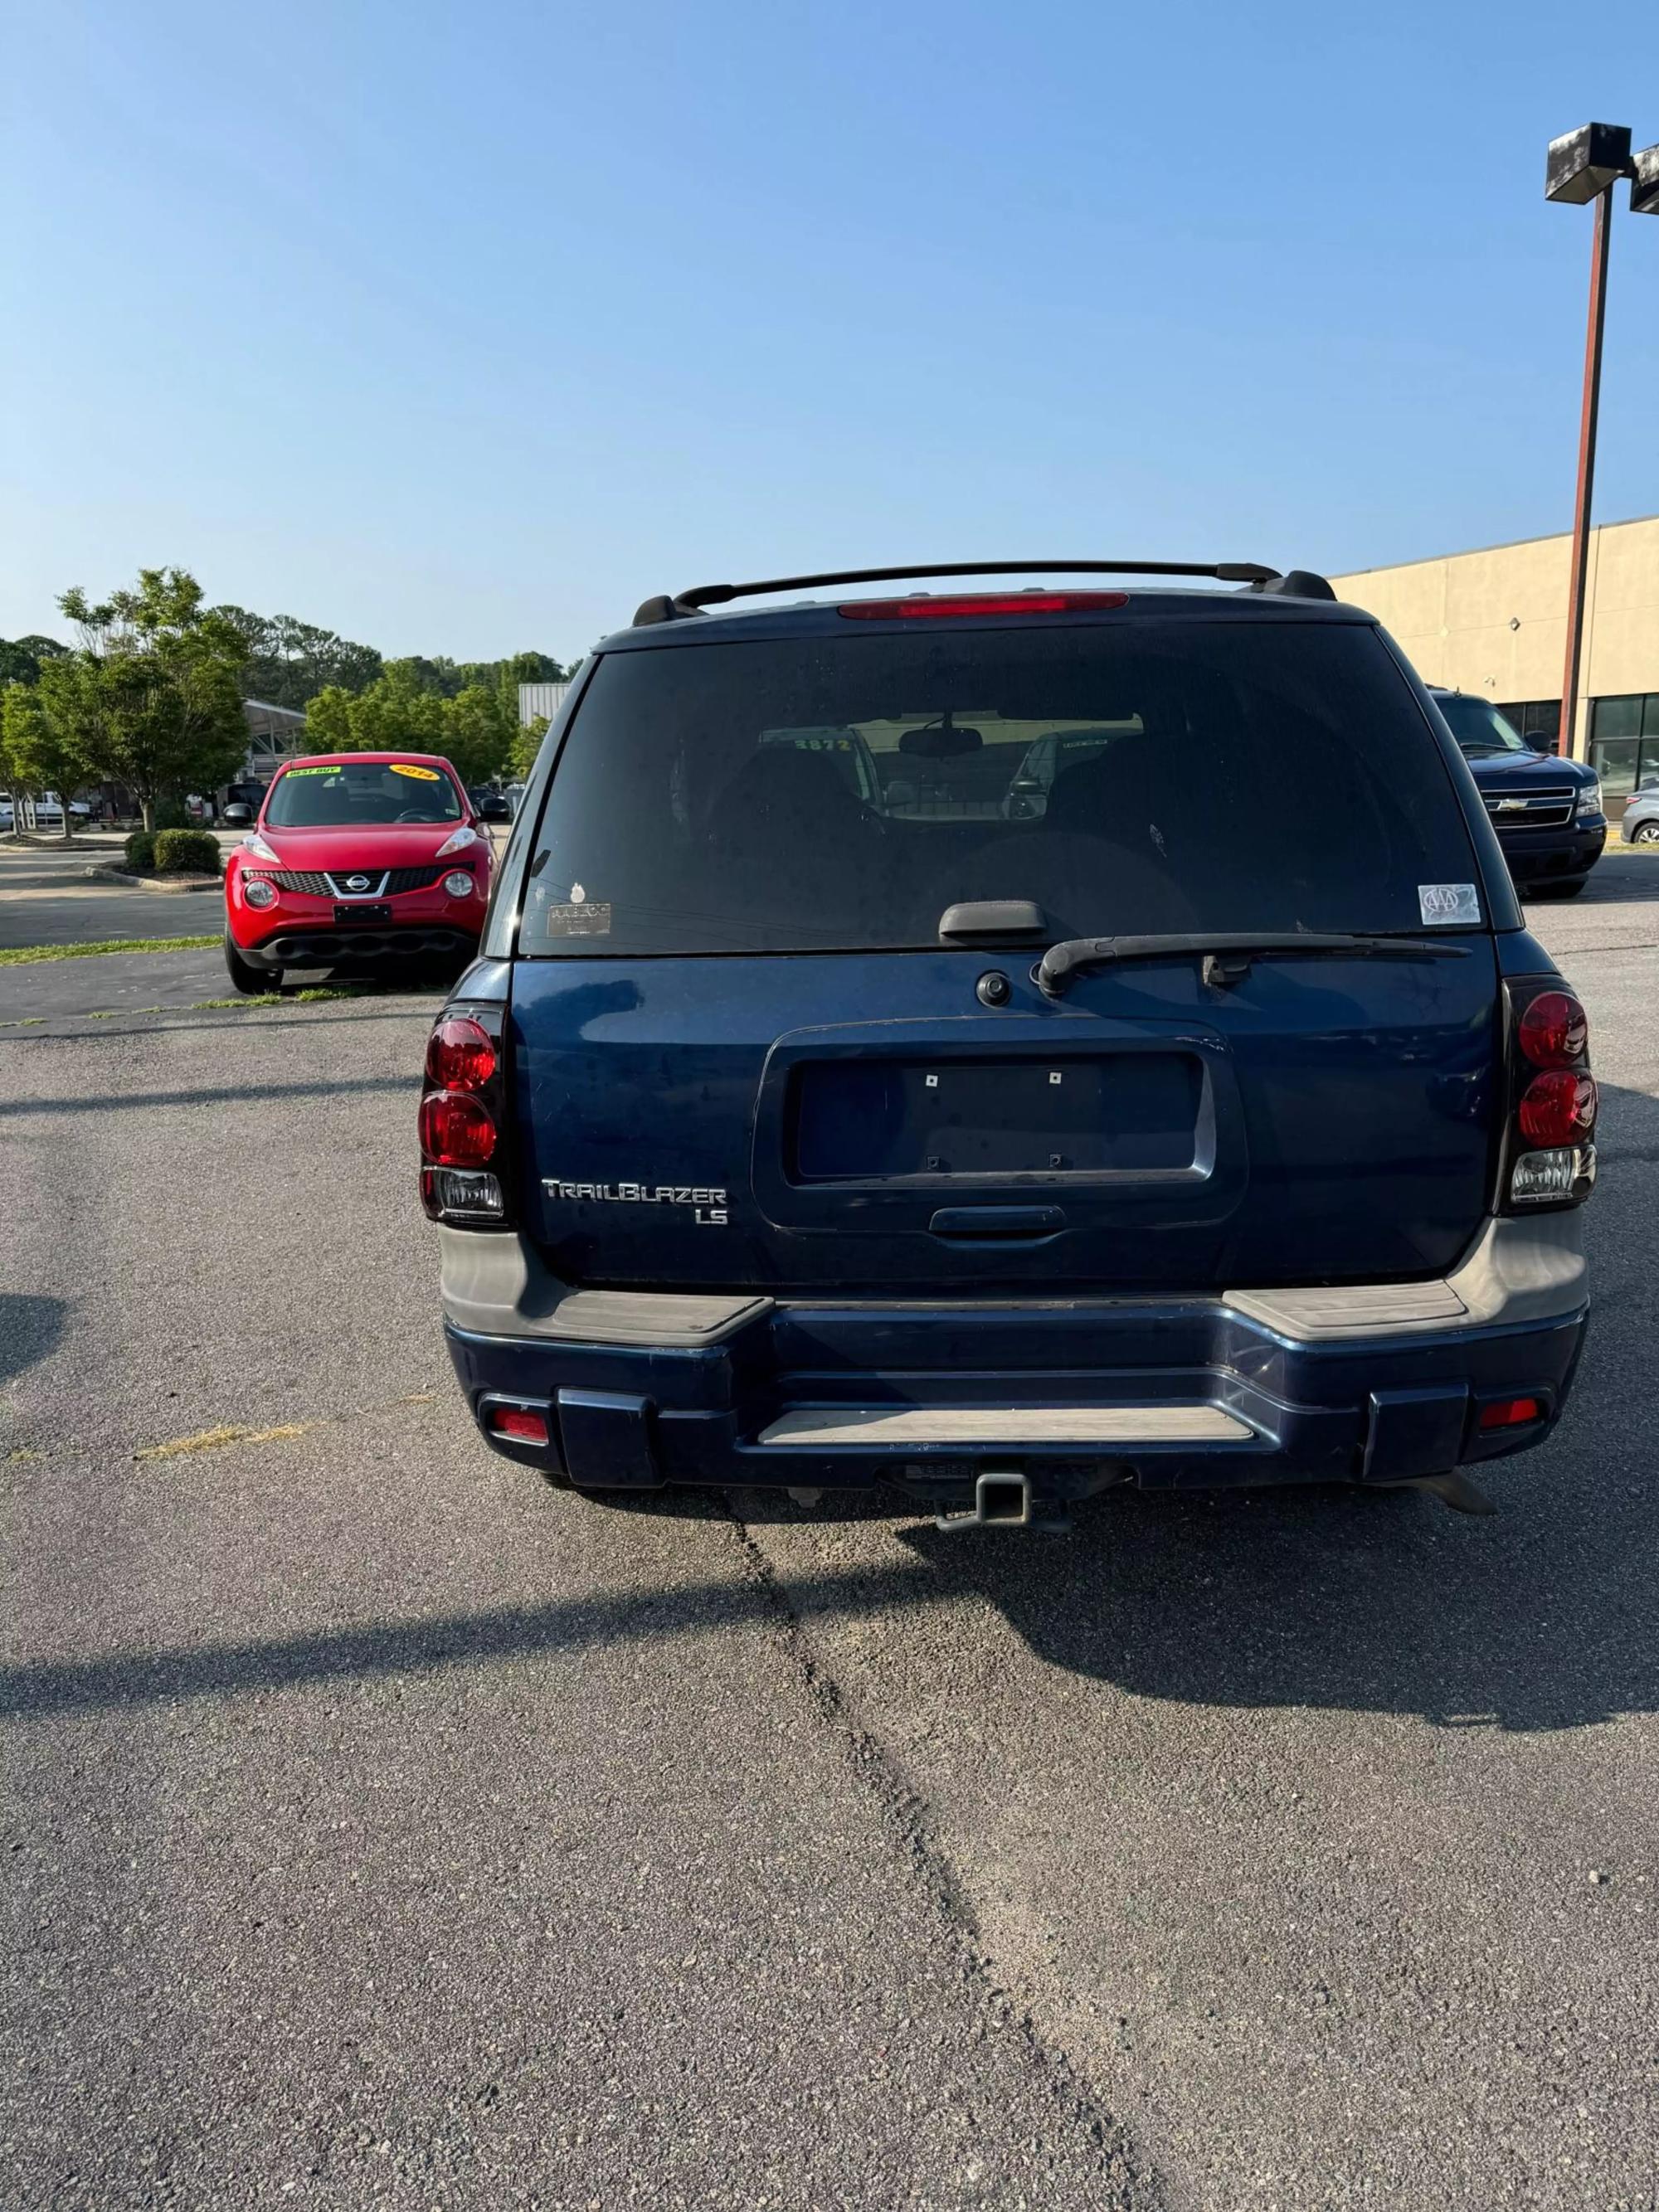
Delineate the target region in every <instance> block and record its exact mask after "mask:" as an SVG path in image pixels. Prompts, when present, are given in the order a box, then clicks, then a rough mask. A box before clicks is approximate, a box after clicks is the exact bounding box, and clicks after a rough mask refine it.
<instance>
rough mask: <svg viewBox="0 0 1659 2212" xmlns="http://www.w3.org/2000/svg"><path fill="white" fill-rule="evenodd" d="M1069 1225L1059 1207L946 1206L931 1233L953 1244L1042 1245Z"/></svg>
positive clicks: (934, 1223)
mask: <svg viewBox="0 0 1659 2212" xmlns="http://www.w3.org/2000/svg"><path fill="white" fill-rule="evenodd" d="M1065 1226H1066V1215H1065V1212H1064V1211H1063V1210H1062V1208H1060V1206H940V1208H939V1212H937V1213H935V1214H934V1216H933V1219H932V1220H931V1221H930V1222H929V1223H928V1224H927V1231H928V1234H929V1235H930V1236H932V1237H944V1238H945V1239H946V1240H947V1241H949V1242H951V1243H964V1244H991V1243H1011V1242H1012V1243H1042V1242H1044V1241H1045V1240H1046V1239H1047V1238H1048V1237H1058V1236H1059V1234H1060V1231H1061V1230H1062V1229H1064V1228H1065Z"/></svg>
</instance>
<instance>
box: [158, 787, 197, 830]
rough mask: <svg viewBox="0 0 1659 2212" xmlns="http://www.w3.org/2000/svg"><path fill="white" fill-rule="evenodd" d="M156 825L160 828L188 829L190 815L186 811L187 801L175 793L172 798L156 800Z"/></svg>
mask: <svg viewBox="0 0 1659 2212" xmlns="http://www.w3.org/2000/svg"><path fill="white" fill-rule="evenodd" d="M155 826H156V828H157V829H189V827H190V817H189V815H188V814H186V813H185V802H184V800H183V799H180V798H179V797H178V795H177V794H176V793H175V794H174V796H173V798H171V799H158V800H157V801H156V805H155Z"/></svg>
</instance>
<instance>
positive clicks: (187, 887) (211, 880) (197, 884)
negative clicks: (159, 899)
mask: <svg viewBox="0 0 1659 2212" xmlns="http://www.w3.org/2000/svg"><path fill="white" fill-rule="evenodd" d="M86 872H87V874H88V876H92V877H95V878H97V880H98V881H99V882H100V883H106V884H127V885H128V886H129V888H130V889H131V890H139V891H159V892H161V894H162V895H163V896H167V897H172V896H176V895H177V894H178V893H179V892H180V891H216V890H222V888H223V879H222V878H221V877H218V876H130V875H129V874H128V873H127V872H126V870H125V868H88V870H87V871H86Z"/></svg>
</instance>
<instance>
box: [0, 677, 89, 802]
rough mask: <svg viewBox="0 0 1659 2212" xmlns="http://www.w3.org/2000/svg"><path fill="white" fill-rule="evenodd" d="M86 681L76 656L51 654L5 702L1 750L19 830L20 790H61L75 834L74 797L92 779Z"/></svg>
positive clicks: (0, 705) (11, 687)
mask: <svg viewBox="0 0 1659 2212" xmlns="http://www.w3.org/2000/svg"><path fill="white" fill-rule="evenodd" d="M83 690H84V686H83V682H82V676H81V671H79V670H78V669H77V668H76V664H75V662H74V660H73V659H71V658H69V657H67V656H66V657H65V658H64V659H59V660H49V661H48V662H47V663H46V666H45V667H44V668H43V669H42V670H41V671H40V677H39V678H38V679H37V680H36V681H35V682H34V683H33V684H7V686H6V688H5V691H4V695H3V702H0V731H3V736H0V753H3V768H4V773H5V778H6V781H7V783H8V784H9V787H10V789H11V793H12V798H13V813H12V822H13V828H14V830H15V829H19V828H21V808H19V807H18V806H17V805H16V800H17V798H18V795H19V794H20V793H25V792H27V793H33V794H34V795H35V796H37V797H38V796H39V795H40V793H42V792H45V791H52V792H56V793H57V794H58V800H59V803H60V804H61V805H62V806H63V810H64V829H63V836H64V843H65V844H68V842H70V838H71V837H72V836H74V834H75V817H74V816H73V815H72V814H71V813H70V799H73V798H74V797H75V795H76V793H77V792H78V791H79V790H80V789H81V787H82V784H83V783H84V782H86V781H87V780H88V778H87V763H86V758H85V755H84V753H83V751H82V734H83V728H84V722H83V711H82V710H83V703H84V702H83Z"/></svg>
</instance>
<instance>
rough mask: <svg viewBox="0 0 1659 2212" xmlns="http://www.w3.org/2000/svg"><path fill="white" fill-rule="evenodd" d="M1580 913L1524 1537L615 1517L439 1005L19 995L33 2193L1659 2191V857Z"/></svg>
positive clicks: (12, 1341) (834, 2201)
mask: <svg viewBox="0 0 1659 2212" xmlns="http://www.w3.org/2000/svg"><path fill="white" fill-rule="evenodd" d="M1615 871H1617V872H1615ZM1531 920H1532V922H1533V926H1534V928H1536V929H1537V930H1538V932H1539V933H1540V934H1541V936H1542V937H1543V938H1544V939H1545V941H1546V942H1547V943H1548V944H1549V945H1552V947H1554V948H1557V949H1558V950H1559V957H1561V958H1562V960H1563V963H1564V965H1565V967H1566V968H1567V969H1568V972H1569V973H1570V974H1571V976H1572V977H1573V979H1574V980H1575V981H1576V982H1577V985H1578V987H1580V989H1581V991H1582V992H1583V996H1584V998H1585V1000H1586V1002H1587V1004H1588V1006H1589V1010H1590V1013H1591V1017H1592V1021H1593V1023H1594V1024H1595V1056H1596V1063H1597V1067H1598V1073H1600V1075H1601V1079H1602V1082H1603V1093H1604V1101H1605V1106H1604V1115H1603V1123H1602V1138H1603V1144H1602V1153H1603V1176H1602V1185H1601V1189H1600V1190H1599V1191H1598V1193H1597V1194H1596V1197H1595V1201H1594V1203H1593V1205H1592V1206H1591V1207H1590V1209H1589V1214H1588V1217H1587V1219H1588V1223H1589V1236H1590V1241H1591V1245H1592V1252H1593V1262H1594V1267H1595V1295H1596V1300H1597V1313H1596V1318H1595V1325H1594V1328H1593V1331H1592V1335H1591V1340H1590V1346H1589V1352H1587V1355H1586V1359H1585V1364H1584V1369H1583V1376H1582V1378H1581V1381H1580V1383H1579V1386H1578V1390H1577V1396H1576V1398H1575V1400H1574V1401H1573V1404H1572V1407H1571V1410H1570V1412H1569V1413H1568V1416H1567V1418H1566V1419H1565V1422H1564V1424H1563V1425H1562V1427H1561V1429H1560V1431H1559V1432H1558V1434H1557V1435H1556V1436H1555V1437H1553V1439H1552V1441H1551V1442H1550V1443H1548V1444H1547V1446H1545V1447H1543V1448H1542V1449H1540V1450H1538V1451H1537V1452H1534V1453H1533V1454H1530V1455H1526V1456H1525V1457H1523V1458H1521V1459H1518V1460H1516V1461H1514V1462H1510V1463H1509V1464H1508V1465H1507V1466H1505V1467H1504V1468H1500V1469H1493V1470H1492V1471H1490V1473H1489V1474H1487V1475H1486V1476H1483V1480H1485V1481H1486V1483H1487V1485H1488V1486H1489V1487H1490V1488H1491V1489H1492V1491H1493V1492H1495V1494H1497V1495H1498V1498H1499V1499H1500V1500H1501V1503H1502V1506H1503V1509H1504V1510H1503V1511H1502V1514H1501V1516H1499V1517H1498V1518H1497V1519H1496V1520H1492V1521H1469V1520H1465V1519H1460V1518H1458V1517H1457V1516H1454V1515H1451V1514H1449V1513H1447V1512H1446V1511H1444V1510H1443V1509H1442V1508H1440V1507H1438V1506H1437V1505H1435V1504H1431V1503H1430V1502H1429V1501H1427V1500H1425V1499H1424V1498H1419V1497H1415V1496H1376V1497H1370V1496H1367V1497H1360V1496H1355V1495H1352V1494H1349V1493H1346V1492H1335V1491H1333V1492H1320V1493H1316V1494H1306V1495H1280V1494H1276V1493H1272V1492H1268V1493H1263V1494H1261V1495H1260V1496H1256V1497H1250V1496H1248V1495H1244V1496H1229V1497H1223V1498H1185V1499H1182V1498H1176V1499H1151V1498H1137V1497H1135V1496H1133V1495H1132V1494H1127V1493H1124V1494H1114V1495H1111V1496H1109V1497H1106V1498H1102V1499H1100V1500H1098V1501H1097V1502H1096V1504H1095V1506H1094V1508H1093V1509H1092V1510H1089V1511H1087V1512H1085V1514H1083V1515H1081V1516H1079V1521H1078V1524H1077V1528H1076V1530H1075V1532H1074V1533H1073V1535H1072V1536H1070V1537H1069V1538H1066V1539H1063V1540H1055V1539H1041V1538H1030V1537H1024V1536H1022V1537H1015V1536H1012V1535H1010V1534H1004V1533H1000V1532H986V1533H983V1534H978V1535H975V1536H972V1537H969V1536H963V1535H951V1536H949V1537H945V1536H941V1535H939V1534H937V1533H936V1532H935V1531H934V1530H933V1528H931V1526H929V1525H926V1524H922V1523H920V1522H917V1521H916V1520H915V1519H914V1518H911V1517H906V1516H897V1517H896V1516H887V1515H884V1514H881V1513H866V1512H854V1511H846V1512H829V1513H821V1514H809V1513H806V1512H804V1511H801V1510H798V1509H796V1508H795V1507H793V1505H790V1504H787V1503H785V1504H778V1503H775V1502H769V1501H768V1500H766V1499H763V1498H761V1497H759V1496H758V1495H756V1494H752V1493H751V1494H745V1495H740V1496H738V1498H736V1499H735V1500H734V1501H733V1503H732V1506H731V1507H727V1506H726V1505H723V1504H720V1503H718V1502H716V1501H714V1500H712V1499H705V1498H694V1499H691V1500H690V1501H687V1502H686V1504H685V1505H684V1509H683V1510H679V1511H670V1510H661V1509H659V1508H655V1509H647V1510H637V1511H630V1512H622V1511H607V1510H604V1509H600V1508H598V1507H594V1506H591V1505H587V1504H583V1503H581V1502H580V1501H577V1500H574V1499H573V1498H570V1497H569V1496H568V1495H565V1494H561V1493H556V1492H550V1491H547V1490H546V1489H544V1486H542V1485H541V1484H540V1482H539V1481H538V1479H537V1478H536V1477H535V1476H534V1475H533V1474H531V1473H530V1472H529V1471H527V1470H525V1469H521V1468H515V1467H513V1466H511V1465H509V1464H507V1462H501V1461H499V1460H496V1459H495V1458H494V1457H493V1456H492V1455H489V1453H487V1452H486V1451H485V1450H484V1449H483V1448H482V1447H481V1446H480V1445H479V1444H478V1443H477V1441H476V1439H475V1438H474V1437H473V1436H472V1434H471V1431H470V1428H469V1425H468V1424H467V1423H466V1421H465V1419H463V1417H462V1414H461V1412H460V1408H459V1403H458V1401H457V1396H456V1394H455V1391H454V1389H453V1382H452V1378H451V1376H450V1373H449V1370H448V1364H447V1358H446V1357H445V1355H444V1352H443V1349H442V1346H441V1339H440V1335H439V1330H438V1323H437V1314H436V1303H435V1255H434V1252H433V1249H432V1240H431V1237H430V1235H429V1233H428V1231H427V1229H426V1226H425V1225H424V1223H423V1222H422V1219H421V1217H420V1215H419V1212H418V1209H417V1207H416V1204H415V1200H414V1194H413V1140H412V1128H411V1123H412V1118H413V1109H414V1102H415V1097H416V1083H415V1070H416V1066H417V1065H418V1061H419V1057H420V1051H421V1046H422V1039H423V1036H424V1033H425V1028H426V1023H427V1019H428V1012H429V1007H430V1003H431V1002H430V1001H429V1000H426V999H422V998H410V999H407V1000H399V999H397V998H390V999H377V1000H363V1001H356V1002H351V1003H334V1004H328V1005H319V1006H301V1005H298V1004H292V1003H290V1004H286V1005H283V1006H279V1007H275V1008H270V1009H261V1010H252V1011H247V1012H230V1013H227V1012H209V1011H205V1010H203V1009H200V1008H197V1007H195V1006H193V1005H191V1006H185V1007H182V1008H180V1009H179V1010H177V1011H173V1012H159V1013H157V1012H140V1011H137V1010H136V1009H135V1010H133V1011H127V1012H122V1011H119V1010H118V1011H117V1012H115V1014H114V1017H113V1018H110V1019H107V1020H99V1019H95V1018H93V1015H94V1012H95V1009H91V1008H88V1009H87V1010H85V1011H82V1012H74V1011H68V1012H65V1011H64V1010H62V1009H60V1010H58V1012H57V1013H55V1014H54V1015H52V1017H51V1018H46V1017H45V1016H39V1015H37V1016H34V1017H30V1016H28V1015H27V1013H25V1014H21V1015H18V1016H14V1017H13V1018H22V1019H30V1018H33V1019H34V1020H36V1021H37V1023H38V1025H37V1026H34V1027H30V1028H27V1029H16V1028H13V1029H3V1030H0V1073H3V1077H4V1081H3V1084H0V1212H3V1218H4V1219H5V1221H6V1222H7V1224H8V1228H9V1235H8V1236H7V1237H6V1239H5V1240H4V1243H3V1247H0V1354H3V1357H0V1474H3V1476H4V1478H5V1480H6V1486H7V1490H8V1492H9V1504H8V1511H7V1515H6V1519H5V1528H6V1531H7V1543H6V1552H5V1559H6V1565H5V1576H6V1595H5V1603H4V1614H3V1618H4V1624H5V1626H4V1636H5V1644H6V1653H5V1656H6V1662H7V1664H6V1668H5V1676H4V1680H5V1688H6V1699H5V1704H6V1705H7V1706H8V1707H9V1709H10V1711H11V1712H12V1716H13V1717H11V1719H10V1720H9V1723H8V1726H7V1735H8V1743H7V1748H6V1753H5V1765H4V1770H3V1771H4V1776H5V1782H4V1801H3V1841H4V1850H5V1863H6V1865H7V1868H8V1870H9V1873H10V1875H11V1880H10V1881H9V1884H8V1886H7V1891H8V1906H7V1910H8V1913H9V1918H10V1923H11V1924H10V1930H9V1935H8V1936H7V1937H6V1939H5V1940H4V1942H3V1945H0V1988H3V1992H4V1997H5V2004H6V2027H5V2057H4V2069H5V2081H6V2084H7V2088H6V2092H5V2096H6V2104H5V2110H4V2118H3V2124H0V2158H3V2160H4V2162H5V2165H6V2166H7V2168H8V2170H9V2176H10V2179H9V2182H8V2183H7V2185H6V2190H5V2195H6V2198H7V2201H9V2202H12V2203H17V2204H19V2205H20V2206H28V2207H35V2206H41V2207H52V2208H54V2212H56V2208H60V2207H61V2208H69V2207H88V2208H90V2207H98V2208H100V2212H101V2208H120V2209H121V2212H125V2208H128V2207H133V2208H137V2207H140V2206H143V2207H149V2206H160V2205H170V2206H180V2207H182V2206H190V2207H203V2208H208V2207H211V2208H218V2207H222V2206H224V2207H235V2206H265V2205H287V2204H295V2203H297V2204H318V2205H333V2206H342V2207H356V2206H359V2205H369V2204H377V2205H380V2204H384V2205H387V2206H393V2207H398V2208H402V2207H409V2208H430V2207H433V2206H436V2205H441V2206H444V2207H446V2208H449V2212H456V2208H461V2207H467V2208H471V2207H479V2208H485V2207H489V2208H495V2207H498V2206H510V2205H515V2204H523V2205H528V2206H536V2207H545V2208H550V2212H551V2208H563V2207H572V2208H580V2207H604V2208H605V2212H610V2208H611V2207H612V2206H617V2205H626V2204H629V2203H638V2204H641V2205H647V2206H651V2207H656V2206H685V2207H702V2206H720V2205H732V2206H742V2207H744V2208H755V2207H760V2206H775V2207H779V2208H789V2212H796V2208H817V2207H822V2208H825V2209H826V2212H828V2208H842V2207H848V2208H857V2212H864V2208H866V2207H867V2208H871V2212H876V2208H881V2212H888V2208H896V2207H902V2208H924V2207H928V2208H931V2207H939V2208H957V2207H962V2208H968V2207H981V2206H983V2207H995V2208H998V2212H1000V2208H1003V2207H1016V2206H1021V2205H1024V2206H1029V2207H1031V2208H1036V2207H1039V2206H1041V2207H1044V2208H1048V2207H1056V2206H1059V2207H1066V2208H1068V2212H1069V2208H1072V2207H1094V2206H1121V2207H1125V2208H1130V2209H1131V2212H1239V2208H1243V2207H1250V2208H1256V2207H1259V2208H1261V2212H1271V2208H1274V2207H1277V2208H1278V2212H1324V2208H1327V2207H1347V2206H1366V2207H1372V2208H1374V2207H1379V2206H1382V2205H1385V2204H1386V2205H1388V2206H1389V2207H1390V2208H1395V2207H1402V2208H1409V2212H1445V2208H1453V2207H1455V2208H1458V2212H1486V2208H1487V2207H1493V2206H1500V2205H1516V2206H1526V2207H1536V2208H1550V2212H1557V2208H1559V2212H1615V2208H1621V2212H1640V2209H1641V2208H1645V2212H1652V2208H1653V2206H1654V2204H1655V2202H1656V2160H1655V2153H1654V2145H1655V2143H1656V2142H1659V2073H1656V2061H1655V2050H1656V2041H1655V2033H1656V2020H1659V2004H1656V1999H1659V1940H1656V1936H1659V1930H1656V1909H1659V1834H1656V1826H1659V1640H1656V1629H1659V1605H1656V1602H1655V1600H1654V1597H1653V1594H1652V1588H1651V1574H1652V1569H1651V1562H1652V1560H1653V1559H1654V1558H1655V1557H1656V1555H1659V1476H1656V1468H1655V1465H1654V1454H1653V1450H1652V1447H1651V1444H1650V1441H1649V1436H1648V1419H1647V1414H1646V1405H1645V1401H1646V1399H1647V1398H1648V1397H1650V1395H1651V1389H1650V1380H1649V1378H1650V1374H1651V1370H1652V1365H1653V1360H1652V1343H1653V1338H1654V1330H1655V1306H1656V1293H1655V1277H1654V1270H1653V1267H1652V1261H1651V1254H1650V1244H1651V1237H1652V1233H1653V1225H1654V1224H1655V1222H1656V1221H1659V866H1655V865H1654V864H1653V863H1651V862H1650V861H1648V860H1646V859H1645V858H1644V857H1642V856H1615V859H1614V860H1612V861H1610V862H1609V863H1608V864H1607V866H1605V867H1604V869H1603V871H1602V872H1601V873H1600V874H1599V875H1598V878H1597V879H1596V880H1595V884H1593V886H1592V890H1591V893H1590V894H1589V896H1587V897H1586V898H1584V899H1582V900H1579V901H1577V902H1571V904H1559V905H1558V904H1553V903H1541V904H1539V905H1538V906H1537V907H1536V908H1534V910H1533V912H1532V915H1531ZM97 934H99V935H101V934H104V932H102V931H101V930H100V931H99V932H97ZM142 957H146V956H131V958H132V959H134V960H137V959H138V958H142ZM157 957H161V958H163V959H166V960H171V961H173V962H182V961H184V960H185V959H189V958H191V957H204V956H189V955H170V956H157ZM209 957H214V958H216V956H209ZM119 958H120V956H117V957H112V958H104V959H85V960H79V961H72V962H69V963H62V966H64V967H67V968H70V969H89V970H94V971H98V972H97V973H96V974H94V975H93V976H91V977H90V978H89V979H88V991H89V992H90V993H91V994H92V995H93V996H94V997H96V996H97V995H99V991H100V987H101V988H103V989H104V994H105V998H106V1004H107V1003H110V1001H109V998H108V994H109V993H110V992H112V991H113V990H115V989H116V988H117V987H118V985H117V984H116V983H115V982H114V981H110V982H109V983H108V984H107V986H106V987H105V986H100V976H102V975H106V974H107V973H108V972H109V971H112V970H113V969H115V967H116V966H117V963H118V959H119ZM56 965H57V964H56V963H54V964H53V965H52V967H48V966H46V965H43V966H40V967H33V968H25V969H11V970H0V976H3V977H4V980H5V981H6V984H7V987H8V990H9V992H11V991H15V990H16V989H20V988H21V989H24V990H25V991H27V987H28V984H29V979H34V980H35V982H36V984H37V985H38V983H39V980H40V979H43V978H45V977H46V976H47V975H50V974H52V973H53V972H54V971H55V969H56ZM20 979H21V981H20ZM192 987H193V986H192ZM204 995H207V994H204ZM24 1003H25V1001H24V1000H19V1001H18V1004H19V1006H22V1005H23V1004H24ZM149 1003H155V1001H150V1002H149ZM8 1004H10V1000H9V1001H8Z"/></svg>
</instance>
